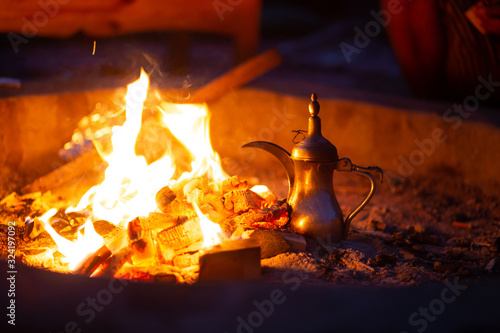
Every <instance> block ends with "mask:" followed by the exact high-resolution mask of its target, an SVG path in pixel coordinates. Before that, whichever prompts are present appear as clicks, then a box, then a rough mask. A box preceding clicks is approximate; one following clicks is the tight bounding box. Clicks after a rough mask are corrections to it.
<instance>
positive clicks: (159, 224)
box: [142, 212, 187, 230]
mask: <svg viewBox="0 0 500 333" xmlns="http://www.w3.org/2000/svg"><path fill="white" fill-rule="evenodd" d="M184 221H187V218H186V217H183V216H178V215H174V214H166V213H157V212H152V213H149V216H148V218H147V220H145V221H142V222H143V223H142V225H143V228H144V229H145V230H157V229H161V230H163V229H167V228H170V227H173V226H174V225H176V224H177V223H181V222H184Z"/></svg>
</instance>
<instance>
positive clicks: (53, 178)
mask: <svg viewBox="0 0 500 333" xmlns="http://www.w3.org/2000/svg"><path fill="white" fill-rule="evenodd" d="M104 166H106V163H105V162H104V161H103V160H102V158H101V156H100V155H99V153H98V152H97V151H95V150H93V151H92V152H90V153H87V154H85V155H82V156H79V157H77V158H75V159H74V160H72V161H71V162H68V163H66V164H65V165H63V166H61V167H59V168H57V169H56V170H54V171H52V172H50V173H48V174H46V175H44V176H42V177H40V178H38V179H37V180H35V181H34V182H32V183H31V184H28V185H26V186H25V187H23V188H22V189H21V193H23V194H26V193H32V192H46V191H48V190H51V189H54V188H57V187H58V186H61V185H63V184H66V183H67V182H69V181H70V180H72V179H75V178H77V177H79V176H81V175H84V174H85V173H87V172H89V171H90V170H95V169H102V168H103V167H104Z"/></svg>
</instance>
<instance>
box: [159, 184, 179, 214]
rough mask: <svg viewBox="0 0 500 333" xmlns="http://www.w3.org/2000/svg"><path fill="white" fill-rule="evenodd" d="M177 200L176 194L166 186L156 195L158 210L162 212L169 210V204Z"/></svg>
mask: <svg viewBox="0 0 500 333" xmlns="http://www.w3.org/2000/svg"><path fill="white" fill-rule="evenodd" d="M175 198H176V195H175V192H174V191H172V190H171V189H170V187H168V186H165V187H163V188H162V189H161V190H159V191H158V193H156V197H155V199H156V205H157V206H158V209H159V210H161V211H162V212H165V211H166V210H167V206H168V204H170V203H171V202H172V201H174V200H175Z"/></svg>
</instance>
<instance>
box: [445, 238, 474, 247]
mask: <svg viewBox="0 0 500 333" xmlns="http://www.w3.org/2000/svg"><path fill="white" fill-rule="evenodd" d="M447 243H448V245H450V246H453V247H469V246H470V244H471V241H470V239H467V238H463V237H458V238H451V239H450V240H448V242H447Z"/></svg>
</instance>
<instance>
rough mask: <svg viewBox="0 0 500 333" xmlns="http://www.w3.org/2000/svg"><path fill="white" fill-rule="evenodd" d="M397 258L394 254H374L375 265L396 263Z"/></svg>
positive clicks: (381, 265)
mask: <svg viewBox="0 0 500 333" xmlns="http://www.w3.org/2000/svg"><path fill="white" fill-rule="evenodd" d="M397 259H398V258H397V257H396V256H395V255H394V254H377V255H376V256H375V263H376V265H375V266H378V267H383V266H385V265H387V264H389V265H393V264H395V263H396V261H397ZM370 266H372V265H370Z"/></svg>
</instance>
